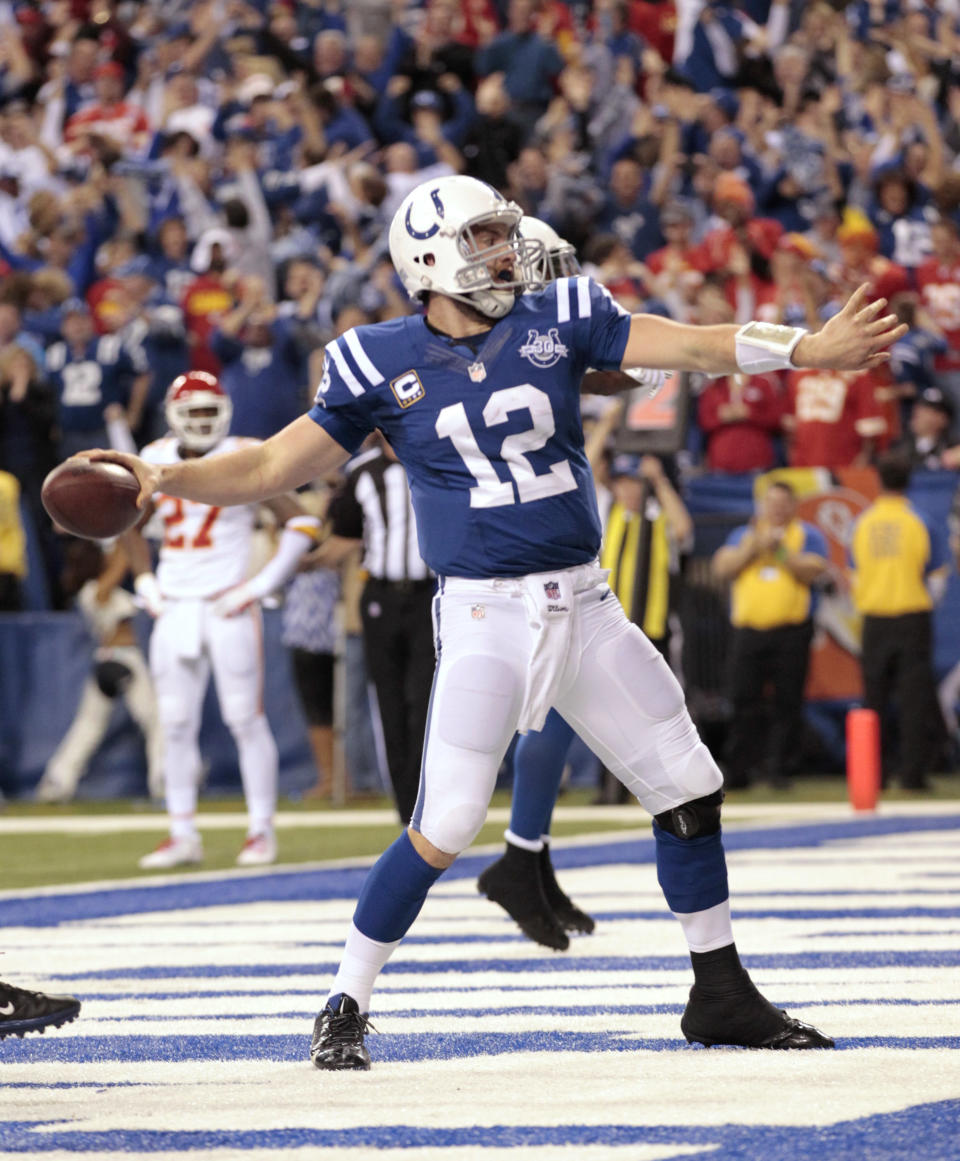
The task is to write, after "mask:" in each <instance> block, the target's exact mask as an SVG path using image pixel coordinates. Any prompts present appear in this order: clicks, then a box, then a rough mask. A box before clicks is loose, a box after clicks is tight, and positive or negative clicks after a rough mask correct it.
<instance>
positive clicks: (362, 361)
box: [343, 329, 383, 387]
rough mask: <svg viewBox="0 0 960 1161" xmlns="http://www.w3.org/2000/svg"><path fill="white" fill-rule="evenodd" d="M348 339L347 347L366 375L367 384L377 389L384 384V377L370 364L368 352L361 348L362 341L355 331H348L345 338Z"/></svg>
mask: <svg viewBox="0 0 960 1161" xmlns="http://www.w3.org/2000/svg"><path fill="white" fill-rule="evenodd" d="M343 337H344V339H346V342H347V346H348V347H349V348H350V354H351V355H353V357H354V359H355V360H356V363H357V366H358V367H359V368H360V370H361V371H362V372H363V373H364V375H366V377H367V382H368V383H369V384H370V386H371V387H377V386H379V385H380V384H381V383H382V382H383V376H382V375H381V374H380V372H379V371H378V370H377V368H376V367H375V366H374V365H373V363H371V362H370V359H369V356H368V355H367V352H366V351H365V350H364V349H363V347H361V346H360V340H359V338H358V337H357V332H356V331H355V330H353V329H351V330H349V331H347V333H346V334H345V335H344V336H343Z"/></svg>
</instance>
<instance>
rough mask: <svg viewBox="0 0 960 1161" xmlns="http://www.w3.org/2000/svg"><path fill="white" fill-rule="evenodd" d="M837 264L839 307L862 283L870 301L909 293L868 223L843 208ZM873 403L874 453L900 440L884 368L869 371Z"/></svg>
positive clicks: (892, 386)
mask: <svg viewBox="0 0 960 1161" xmlns="http://www.w3.org/2000/svg"><path fill="white" fill-rule="evenodd" d="M837 242H838V243H839V245H840V262H839V263H838V264H836V265H835V266H833V267H832V268H831V270H830V274H831V281H832V283H833V286H834V298H835V301H836V303H837V305H838V306H842V305H843V304H844V303H845V302H846V301H847V299H848V298H849V297H850V295H851V294H853V292H854V291H855V290H856V289H857V287H858V286H860V285H862V284H863V283H867V284H868V285H869V287H870V298H871V300H872V301H875V300H876V299H878V298H885V299H886V300H887V302H889V303H891V304H892V303H893V302H894V300H895V299H896V298H897V296H898V295H901V294H909V293H910V292H911V289H912V287H911V282H910V275H909V273H908V272H907V270H906V269H905V268H904V267H903V266H899V265H897V263H896V262H891V261H890V259H889V258H885V257H884V256H883V255H882V254H878V253H877V244H878V235H877V231H876V230H875V229H874V228H873V226H872V225H871V223H870V220H869V219H868V218H867V217H866V215H865V214H863V213H862V212H861V211H860V210H856V209H850V208H848V209H846V210H845V211H844V215H843V222H842V223H841V225H840V227H839V229H838V230H837ZM871 379H872V383H873V392H874V402H875V406H876V408H877V411H878V415H879V417H880V418H881V419H882V420H883V425H884V426H883V430H882V431H880V432H878V433H874V434H873V437H872V438H873V439H874V441H875V446H874V450H875V451H883V450H884V449H885V448H886V447H888V446H889V445H890V444H891V443H892V442H894V441H895V440H897V439H898V438H899V437H900V399H899V393H898V390H897V384H896V382H895V381H894V378H893V375H892V374H891V373H890V370H889V368H888V367H887V366H886V365H883V366H880V367H877V368H875V369H874V370H873V371H872V372H871Z"/></svg>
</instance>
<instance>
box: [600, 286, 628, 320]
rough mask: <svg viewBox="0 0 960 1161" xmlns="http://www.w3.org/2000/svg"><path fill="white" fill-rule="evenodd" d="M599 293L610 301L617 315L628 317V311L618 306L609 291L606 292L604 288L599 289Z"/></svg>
mask: <svg viewBox="0 0 960 1161" xmlns="http://www.w3.org/2000/svg"><path fill="white" fill-rule="evenodd" d="M600 293H601V294H605V295H606V296H607V298H609V299H610V301H611V302H612V303H613V305H614V306H615V307H616V308H617V311H618V313H619V314H625V315H627V316H629V314H630V311H628V310H627V309H626V308H625V307H622V306H621V305H620V303H619V302H617V300H616V299H615V298H614V297H613V295H612V294H611V293H610V291H609V290H607V288H606V287H605V286H601V287H600Z"/></svg>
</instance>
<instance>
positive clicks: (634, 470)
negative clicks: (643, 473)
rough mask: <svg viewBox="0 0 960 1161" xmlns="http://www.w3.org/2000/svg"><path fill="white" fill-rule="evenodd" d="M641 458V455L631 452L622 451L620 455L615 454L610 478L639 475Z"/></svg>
mask: <svg viewBox="0 0 960 1161" xmlns="http://www.w3.org/2000/svg"><path fill="white" fill-rule="evenodd" d="M640 458H641V457H640V456H637V455H633V454H631V453H630V452H620V454H619V455H615V456H614V457H613V460H612V462H611V464H610V478H611V479H612V480H613V479H616V478H617V476H639V474H640Z"/></svg>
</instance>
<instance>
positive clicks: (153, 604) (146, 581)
mask: <svg viewBox="0 0 960 1161" xmlns="http://www.w3.org/2000/svg"><path fill="white" fill-rule="evenodd" d="M133 588H134V592H135V593H136V594H137V595H136V598H135V599H136V602H137V604H138V605H139V606H140V608H141V609H143V610H144V611H145V612H147V613H149V615H150V616H151V617H153V619H154V620H156V619H157V617H159V616H160V614H161V613H162V612H163V610H164V601H163V594H162V593H161V592H160V586H159V585H158V584H157V578H156V577H155V576H154V575H153V573H152V572H142V573H140V575H139V576H137V577H134V578H133Z"/></svg>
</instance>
